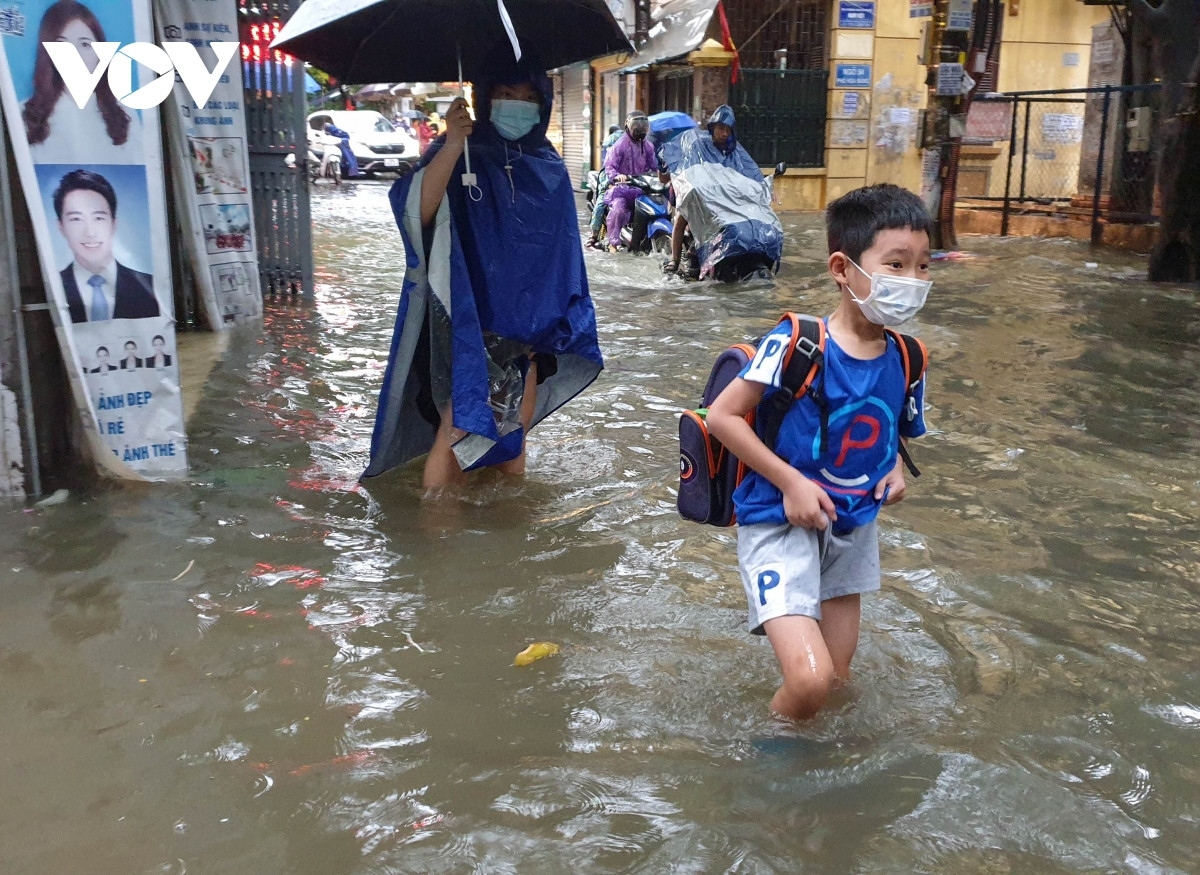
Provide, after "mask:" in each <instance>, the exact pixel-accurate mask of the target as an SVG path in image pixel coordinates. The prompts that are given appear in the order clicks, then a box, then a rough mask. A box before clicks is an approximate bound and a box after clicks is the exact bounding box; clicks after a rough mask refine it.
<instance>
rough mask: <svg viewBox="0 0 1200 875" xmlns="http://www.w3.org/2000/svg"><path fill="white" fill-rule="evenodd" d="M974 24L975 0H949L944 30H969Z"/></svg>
mask: <svg viewBox="0 0 1200 875" xmlns="http://www.w3.org/2000/svg"><path fill="white" fill-rule="evenodd" d="M974 23H975V0H950V8H949V10H948V11H947V14H946V30H948V31H952V30H959V31H962V30H970V29H971V27H972V26H973V25H974Z"/></svg>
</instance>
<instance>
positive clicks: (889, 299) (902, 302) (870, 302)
mask: <svg viewBox="0 0 1200 875" xmlns="http://www.w3.org/2000/svg"><path fill="white" fill-rule="evenodd" d="M846 260H847V261H849V262H850V263H851V264H853V265H854V266H855V267H856V268H858V272H859V273H861V274H862V275H863V276H865V277H867V278H868V279H869V280H871V293H870V294H869V295H867V297H866V298H865V299H864V300H861V301H860V300H859V299H858V298H855V297H854V292H850V297H851V298H854V300H855V302H856V303H857V304H858V306H859V307H860V308H861V309H862V311H863V315H864V316H866V317H867V319H869V320H870V321H871V322H874V323H875V324H876V325H886V326H889V327H891V326H895V325H901V324H903V323H905V322H907V321H908V320H909V319H911V318H912V317H914V316H916V315H917V313H919V312H920V310H921V308H922V307H924V306H925V299H926V298H927V297H928V296H929V290H930V288H932V287H933V280H919V279H916V278H914V277H907V276H894V275H892V274H890V273H867V272H866V271H865V270H863V269H862V268H861V267H859V266H858V265H857V264H856V263H855V262H854V260H853V259H850V258H847V259H846ZM846 288H849V286H847V287H846Z"/></svg>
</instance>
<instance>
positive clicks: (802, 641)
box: [763, 605, 835, 720]
mask: <svg viewBox="0 0 1200 875" xmlns="http://www.w3.org/2000/svg"><path fill="white" fill-rule="evenodd" d="M823 610H824V605H822V611H823ZM763 629H764V630H765V631H766V633H767V640H769V641H770V642H771V647H772V648H774V650H775V658H776V659H778V660H779V667H780V669H782V671H783V684H782V685H781V686H780V687H779V689H778V690H776V691H775V696H774V697H773V698H772V699H771V710H772V711H773V712H775V713H776V714H779V715H780V716H782V717H786V718H788V719H790V720H807V719H808V718H809V717H812V716H813V715H814V714H816V713H817V712H818V711H820V710H821V707H822V706H823V705H824V704H825V699H826V698H827V697H828V696H829V690H830V689H831V688H832V687H833V682H834V679H835V675H834V666H833V660H832V659H830V655H829V650H828V648H827V647H826V646H825V639H824V637H822V634H821V626H820V625H818V623H817V621H816V620H814V619H813V618H812V617H802V616H798V615H789V616H786V617H776V618H775V619H773V620H767V622H766V623H764V624H763Z"/></svg>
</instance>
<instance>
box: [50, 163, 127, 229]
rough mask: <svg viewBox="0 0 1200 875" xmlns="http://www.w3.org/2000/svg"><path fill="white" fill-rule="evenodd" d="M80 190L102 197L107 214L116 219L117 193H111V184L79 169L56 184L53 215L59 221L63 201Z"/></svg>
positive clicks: (91, 172)
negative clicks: (105, 203)
mask: <svg viewBox="0 0 1200 875" xmlns="http://www.w3.org/2000/svg"><path fill="white" fill-rule="evenodd" d="M80 190H86V191H94V192H96V194H98V195H100V196H101V197H103V198H104V199H105V200H106V201H107V202H108V211H109V213H111V214H112V217H113V218H114V219H115V218H116V217H117V193H116V192H115V191H113V187H112V184H111V183H110V182H109V181H108V180H107V179H105V178H104V177H103V176H101V175H100V174H99V173H96V172H94V171H91V170H84V169H83V168H82V167H81V168H79V169H78V170H72V171H71V172H70V173H68V174H67V175H66V176H64V177H63V178H62V180H61V181H60V182H59V183H58V188H56V189H55V190H54V198H53V200H54V213H55V215H57V216H58V218H59V219H60V220H61V219H62V211H63V201H64V200H66V199H67V195H69V194H70V193H71V192H73V191H80Z"/></svg>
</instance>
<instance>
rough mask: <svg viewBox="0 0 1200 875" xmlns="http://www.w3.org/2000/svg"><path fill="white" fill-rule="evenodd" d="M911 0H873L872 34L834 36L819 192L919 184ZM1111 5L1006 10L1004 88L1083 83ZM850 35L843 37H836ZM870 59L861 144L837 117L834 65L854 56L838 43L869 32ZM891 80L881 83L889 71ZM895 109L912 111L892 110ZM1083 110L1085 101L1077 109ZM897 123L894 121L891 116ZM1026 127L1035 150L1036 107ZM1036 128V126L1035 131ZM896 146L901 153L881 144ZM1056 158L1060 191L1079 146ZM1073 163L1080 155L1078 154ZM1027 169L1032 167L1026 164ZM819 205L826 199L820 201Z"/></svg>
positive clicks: (1060, 2) (857, 40) (1053, 174)
mask: <svg viewBox="0 0 1200 875" xmlns="http://www.w3.org/2000/svg"><path fill="white" fill-rule="evenodd" d="M908 10H909V4H908V3H906V2H902V0H877V2H876V4H875V30H874V31H862V30H858V31H839V30H837V29H836V28H835V29H834V31H833V33H832V34H831V39H830V49H831V54H832V55H833V57H831V58H830V61H829V65H830V95H829V119H830V122H829V128H828V132H827V136H826V161H825V166H826V167H825V173H826V180H825V186H824V196H825V198H827V199H832V198H835V197H837V196H838V195H840V194H842V193H844V192H846V191H849V190H850V189H852V188H856V187H857V186H860V185H864V184H871V183H876V182H892V183H895V184H897V185H902V186H905V187H906V188H910V189H912V190H914V191H917V190H919V189H920V185H921V156H920V150H919V149H918V148H917V145H916V143H917V134H918V119H919V111H920V110H921V109H924V108H925V106H926V103H927V89H926V86H925V68H924V67H923V66H922V65H921V64H920V63H919V62H918V59H917V53H918V52H919V50H920V37H921V29H922V25H923V24H924V23H925V22H926V21H928V19H920V18H910V17H909V14H908ZM837 16H838V2H837V0H831V2H830V9H829V20H830V21H831V22H833V23H834V24H836V22H837ZM1107 17H1108V10H1107V8H1106V7H1102V6H1085V5H1084V4H1082V3H1080V2H1079V0H1021V2H1020V4H1019V12H1018V14H1017V15H1008V14H1007V13H1006V14H1005V17H1004V31H1003V42H1002V44H1001V54H1000V81H999V83H998V87H999V90H1001V91H1016V90H1034V89H1049V88H1082V87H1085V86H1086V85H1087V73H1088V57H1089V54H1090V47H1091V37H1092V32H1091V28H1092V26H1093V25H1094V24H1096V23H1098V22H1101V21H1104V20H1105V19H1106V18H1107ZM851 33H852V34H855V36H854V37H852V38H850V39H849V40H847V38H846V37H842V38H841V39H840V40H839V34H851ZM871 33H873V35H874V40H873V56H872V58H871V78H872V85H873V87H872V88H870V89H858V90H860V91H863V92H864V94H863V101H862V102H863V103H864V104H865V106H864V110H863V112H862V114H861V115H860V117H859V120H868V121H869V124H868V130H867V140H866V143H865V144H864V145H863V146H854V145H851V144H849V143H847V142H846V141H845V139H844V136H843V138H841V139H839V138H838V136H837V135H838V134H843V135H844V134H845V132H846V131H847V128H846V126H845V125H844V118H843V117H842V116H841V115H840V114H839V109H840V108H841V106H842V99H843V94H844V92H845V91H846V90H848V89H838V88H834V86H833V71H834V66H835V65H836V64H837V63H838V61H850V62H852V61H854V60H856V59H855V58H853V57H850V56H847V57H844V58H843V57H838V56H837V50H838V46H839V45H843V46H846V45H848V44H850V43H852V44H854V45H855V46H857V45H859V44H861V43H862V42H863V39H862V37H861V36H858V35H865V34H871ZM1067 53H1076V54H1078V55H1079V64H1078V66H1073V67H1072V66H1066V65H1065V64H1064V54H1067ZM889 73H890V74H891V79H890V81H885V82H884V85H883V86H882V87H881V86H880V82H881V80H884V77H885V76H887V74H889ZM894 109H900V110H905V109H907V110H909V111H910V112H909V113H905V112H903V111H901V112H900V113H898V114H897V113H893V110H894ZM1045 111H1049V112H1060V113H1063V114H1066V113H1072V112H1074V111H1075V110H1073V109H1072V108H1071V107H1070V106H1067V105H1064V106H1062V107H1052V108H1050V109H1049V110H1045ZM1078 111H1079V112H1080V113H1082V106H1080V107H1078ZM894 120H895V121H894ZM1033 121H1034V125H1033V126H1032V128H1031V136H1030V141H1031V145H1033V146H1034V147H1038V146H1039V143H1038V140H1037V139H1036V138H1035V136H1034V134H1035V133H1036V134H1037V135H1038V136H1039V137H1040V135H1041V131H1042V126H1041V124H1040V117H1039V116H1038V114H1037V112H1036V111H1035V114H1034V119H1033ZM1033 129H1036V131H1035V130H1033ZM880 140H883V141H885V142H887V143H901V144H902V145H903V150H902V151H901V152H899V153H898V154H897V152H896V151H895V150H893V149H889V148H887V147H885V146H880V145H878V144H879V142H880ZM1041 145H1042V152H1043V154H1049V150H1050V149H1051V145H1050V144H1041ZM1053 149H1054V158H1053V159H1043V165H1042V166H1041V167H1040V169H1043V170H1045V176H1046V179H1047V180H1048V182H1047V185H1048V186H1050V187H1053V186H1055V185H1057V186H1059V188H1062V186H1064V185H1066V183H1065V182H1064V179H1065V178H1066V176H1068V175H1069V174H1066V173H1065V172H1058V170H1057V168H1059V167H1062V168H1065V167H1066V166H1067V165H1068V164H1070V163H1071V162H1072V153H1071V150H1072V149H1075V152H1076V153H1077V151H1078V147H1075V146H1072V145H1066V146H1065V148H1064V144H1053ZM1075 161H1076V163H1077V155H1076V158H1075ZM1006 163H1007V149H1005V150H1004V154H1002V155H1001V156H1000V157H998V158H997V159H995V162H994V171H993V173H992V175H991V187H990V191H989V193H995V191H996V188H997V186H999V188H1000V191H1001V193H1002V190H1003V185H1004V168H1005V166H1006ZM1031 166H1032V165H1031ZM822 206H823V204H822Z"/></svg>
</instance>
